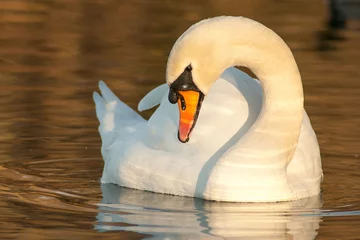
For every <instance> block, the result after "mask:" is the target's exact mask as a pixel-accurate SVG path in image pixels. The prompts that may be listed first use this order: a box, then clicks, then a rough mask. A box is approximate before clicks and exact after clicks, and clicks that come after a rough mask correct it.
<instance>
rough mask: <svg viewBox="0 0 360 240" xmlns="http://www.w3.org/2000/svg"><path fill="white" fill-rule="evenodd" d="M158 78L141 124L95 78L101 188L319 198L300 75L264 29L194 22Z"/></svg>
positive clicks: (246, 198)
mask: <svg viewBox="0 0 360 240" xmlns="http://www.w3.org/2000/svg"><path fill="white" fill-rule="evenodd" d="M232 66H245V67H248V68H249V69H251V70H252V71H253V73H254V74H255V75H256V76H257V77H258V78H259V81H260V82H259V81H257V80H256V79H253V78H251V77H249V76H248V75H247V74H245V73H244V72H242V71H240V70H238V69H236V68H233V67H232ZM166 82H167V84H163V85H161V86H159V87H157V88H155V89H154V90H152V91H151V92H150V93H148V94H147V95H146V96H145V97H144V98H143V99H142V100H141V101H140V103H139V106H138V109H139V110H140V111H141V110H145V109H150V108H152V107H154V106H156V105H158V104H159V103H160V106H159V107H158V109H157V110H156V111H155V113H154V114H153V115H152V116H151V118H150V119H149V120H148V121H146V120H144V119H143V118H142V117H141V116H140V115H139V114H138V113H136V112H135V111H134V110H132V109H131V108H129V107H128V106H127V105H125V104H124V103H123V102H121V101H120V100H119V99H118V98H117V97H116V96H115V95H114V94H113V93H112V92H111V90H110V89H109V88H108V87H107V86H106V85H105V83H104V82H102V81H101V82H100V84H99V87H100V91H101V94H102V96H100V95H99V94H98V93H96V92H95V93H94V101H95V103H96V113H97V117H98V119H99V121H100V126H99V132H100V135H101V139H102V149H101V152H102V155H103V158H104V163H105V164H104V170H103V175H102V178H101V182H102V183H114V184H117V185H120V186H124V187H128V188H134V189H140V190H147V191H152V192H157V193H166V194H173V195H181V196H189V197H198V198H203V199H208V200H216V201H231V202H277V201H290V200H296V199H301V198H306V197H310V196H314V195H318V194H319V193H320V183H321V181H322V176H323V175H322V168H321V159H320V151H319V145H318V142H317V139H316V135H315V133H314V131H313V129H312V127H311V124H310V121H309V118H308V116H307V114H306V112H305V110H304V108H303V90H302V83H301V77H300V74H299V70H298V67H297V65H296V62H295V60H294V57H293V55H292V53H291V51H290V49H289V48H288V47H287V45H286V44H285V43H284V41H283V40H282V39H281V38H280V37H279V36H278V35H277V34H275V33H274V32H273V31H272V30H270V29H269V28H267V27H265V26H264V25H262V24H260V23H258V22H256V21H253V20H250V19H247V18H244V17H227V16H225V17H215V18H211V19H206V20H203V21H200V22H198V23H196V24H195V25H193V26H191V27H190V28H189V29H188V30H187V31H186V32H185V33H183V34H182V35H181V36H180V37H179V39H178V40H177V41H176V43H175V45H174V46H173V48H172V50H171V53H170V55H169V58H168V63H167V69H166ZM174 103H178V107H176V106H175V105H173V104H174ZM200 108H201V111H200ZM195 124H196V126H195ZM190 135H191V137H190Z"/></svg>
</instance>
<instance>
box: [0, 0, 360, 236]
mask: <svg viewBox="0 0 360 240" xmlns="http://www.w3.org/2000/svg"><path fill="white" fill-rule="evenodd" d="M323 3H324V1H312V0H303V1H269V0H257V1H254V0H251V1H250V0H242V1H236V0H208V1H205V0H201V1H196V2H195V1H190V0H186V1H185V0H183V1H174V0H164V1H144V0H136V1H135V0H127V1H125V0H122V1H115V0H97V1H95V0H88V1H73V0H54V1H30V0H29V1H23V0H1V1H0V86H1V91H0V96H1V97H0V103H1V106H0V119H1V121H0V132H1V134H0V142H1V148H0V212H1V214H0V238H1V239H107V240H110V239H138V238H154V239H212V238H213V239H221V238H223V237H233V238H234V239H238V238H240V239H314V238H316V239H360V111H359V109H360V94H359V93H360V81H359V79H360V68H359V67H360V31H359V29H360V27H359V23H358V22H356V21H352V22H349V25H348V29H346V30H339V31H329V30H326V28H325V26H326V24H325V22H326V18H327V10H326V8H325V6H324V5H323ZM215 15H243V16H247V17H250V18H253V19H256V20H258V21H260V22H262V23H264V24H266V25H267V26H269V27H270V28H272V29H273V30H275V31H276V32H277V33H278V34H279V35H280V36H282V37H283V38H284V40H285V41H286V42H287V43H288V44H289V46H290V48H291V49H292V50H293V52H294V55H295V58H296V60H297V62H298V65H299V68H300V71H301V74H302V78H303V84H304V91H305V107H306V110H307V112H308V114H309V116H310V119H311V121H312V124H313V127H314V129H315V131H316V132H317V135H318V139H319V144H320V147H321V151H322V158H323V168H324V174H325V179H324V183H323V184H322V189H323V194H322V196H321V197H315V198H312V199H305V200H301V201H297V202H289V203H278V204H241V203H216V202H207V201H202V200H199V199H192V198H183V197H174V196H167V195H160V194H154V193H148V192H142V191H136V190H130V189H124V188H120V187H117V186H115V185H103V186H101V185H100V183H99V179H100V177H101V174H102V167H103V161H102V158H101V154H100V147H101V142H100V137H99V135H98V132H97V126H98V122H97V119H96V116H95V111H94V104H93V102H92V92H93V91H94V90H97V82H98V80H100V79H103V80H105V81H106V82H107V83H108V85H109V86H110V87H111V88H112V89H113V90H114V91H115V93H116V94H117V95H118V96H119V97H120V98H121V99H122V100H123V101H124V102H126V103H127V104H129V105H130V106H131V107H135V106H136V105H137V103H138V101H139V100H140V99H141V97H143V96H144V95H145V94H146V93H147V92H148V91H149V90H151V89H152V88H154V87H155V86H157V85H160V84H162V83H163V82H164V81H165V77H164V76H165V65H166V61H167V55H168V54H169V51H170V49H171V47H172V44H173V43H174V42H175V40H176V39H177V37H178V36H180V34H181V33H182V32H183V31H185V30H186V29H187V28H188V26H190V25H191V24H192V23H194V22H196V21H198V20H200V19H203V18H206V17H211V16H215ZM239 31H241V29H239ZM150 114H151V113H150V112H147V113H145V114H144V116H146V117H148V116H150Z"/></svg>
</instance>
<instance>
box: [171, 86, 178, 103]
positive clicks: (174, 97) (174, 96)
mask: <svg viewBox="0 0 360 240" xmlns="http://www.w3.org/2000/svg"><path fill="white" fill-rule="evenodd" d="M178 99H179V96H178V94H177V93H176V92H174V91H173V90H172V89H171V88H170V91H169V102H170V103H172V104H175V103H177V101H178Z"/></svg>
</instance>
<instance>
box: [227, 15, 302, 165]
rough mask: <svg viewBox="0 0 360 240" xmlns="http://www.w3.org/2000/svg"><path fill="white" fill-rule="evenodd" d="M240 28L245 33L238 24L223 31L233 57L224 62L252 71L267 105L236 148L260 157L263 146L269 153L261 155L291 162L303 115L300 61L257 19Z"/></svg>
mask: <svg viewBox="0 0 360 240" xmlns="http://www.w3.org/2000/svg"><path fill="white" fill-rule="evenodd" d="M254 25H256V26H254ZM238 27H239V28H241V29H242V30H241V31H242V32H243V33H242V34H239V32H238V31H239V28H236V27H235V28H233V31H232V32H231V31H227V32H226V33H225V32H223V37H225V38H226V39H228V41H229V42H228V44H227V45H226V46H228V47H227V49H226V52H227V54H228V56H230V57H228V58H227V60H226V61H224V65H225V66H226V65H227V66H226V67H230V66H245V67H247V68H249V69H251V70H252V72H253V73H254V74H255V75H256V76H257V77H258V79H259V81H260V83H261V86H262V88H263V105H262V109H261V112H260V114H259V117H258V119H257V121H256V122H255V123H254V125H253V126H252V127H251V128H250V129H249V131H248V132H247V133H246V134H245V135H244V137H243V138H242V139H241V140H240V141H239V142H238V143H237V144H236V147H235V148H233V151H235V152H237V153H238V154H241V155H246V156H247V157H248V156H253V157H254V158H258V156H259V154H258V152H259V150H260V149H261V152H262V153H264V155H265V156H264V155H262V156H261V158H263V159H266V160H271V159H272V158H276V159H279V158H282V159H283V160H284V162H286V163H288V162H289V161H290V160H291V159H292V157H293V154H294V152H295V149H296V146H297V142H298V139H299V134H300V128H301V123H302V115H303V89H302V82H301V77H300V73H299V70H298V67H297V64H296V62H295V59H294V57H293V55H292V53H291V50H290V49H289V48H288V46H287V45H286V44H285V42H284V41H283V40H282V39H281V38H280V37H279V36H278V35H276V34H275V33H274V32H273V31H272V30H270V29H268V28H266V27H265V26H263V25H261V24H258V23H256V24H254V22H253V21H251V22H249V23H247V22H246V21H245V23H244V22H243V21H239V26H238ZM223 46H224V45H223ZM254 158H252V157H250V159H252V160H255V159H254Z"/></svg>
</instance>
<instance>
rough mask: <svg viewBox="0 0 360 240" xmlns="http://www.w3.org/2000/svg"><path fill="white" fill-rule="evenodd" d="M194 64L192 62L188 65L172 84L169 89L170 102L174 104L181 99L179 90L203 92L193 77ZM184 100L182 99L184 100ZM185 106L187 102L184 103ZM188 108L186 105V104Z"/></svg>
mask: <svg viewBox="0 0 360 240" xmlns="http://www.w3.org/2000/svg"><path fill="white" fill-rule="evenodd" d="M192 69H193V68H192V66H191V64H190V65H189V66H187V67H186V68H185V69H184V71H183V72H182V73H181V74H180V76H179V77H178V78H177V79H176V80H175V81H174V82H173V83H172V84H171V85H170V91H169V102H170V103H172V104H175V103H177V101H178V99H179V97H180V96H179V95H180V94H179V93H178V92H179V91H188V90H193V91H196V92H201V91H200V89H199V88H198V87H197V86H196V85H195V83H194V81H193V78H192V73H191V72H192ZM183 101H184V100H182V102H183ZM184 106H185V104H184ZM185 108H186V106H185Z"/></svg>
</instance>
